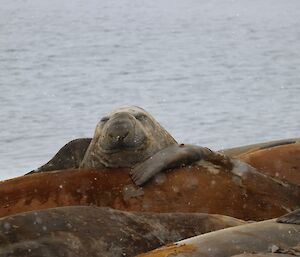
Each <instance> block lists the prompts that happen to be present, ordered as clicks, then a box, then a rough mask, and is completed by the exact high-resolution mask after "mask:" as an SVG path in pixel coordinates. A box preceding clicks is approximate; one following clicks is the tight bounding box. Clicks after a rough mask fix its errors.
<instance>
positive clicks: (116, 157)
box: [80, 106, 177, 168]
mask: <svg viewBox="0 0 300 257" xmlns="http://www.w3.org/2000/svg"><path fill="white" fill-rule="evenodd" d="M173 144H177V142H176V141H175V139H174V138H173V137H172V136H171V135H170V134H169V133H168V132H167V131H166V130H165V129H164V128H163V127H162V126H161V125H160V124H159V123H158V122H157V121H156V120H155V119H154V118H153V117H152V116H151V115H150V114H149V113H148V112H146V111H145V110H144V109H142V108H140V107H136V106H131V107H122V108H118V109H116V110H114V111H112V112H110V113H108V114H107V115H105V116H104V117H103V118H102V119H101V120H100V122H99V123H98V124H97V126H96V130H95V134H94V137H93V139H92V141H91V143H90V145H89V147H88V149H87V151H86V153H85V155H84V157H83V160H82V162H81V164H80V168H99V167H109V168H118V167H124V168H125V167H127V168H132V167H133V166H134V165H136V164H137V163H140V162H143V161H145V160H146V159H148V158H150V157H151V156H152V155H154V154H155V153H157V152H159V151H160V150H162V149H164V148H166V147H168V146H170V145H173Z"/></svg>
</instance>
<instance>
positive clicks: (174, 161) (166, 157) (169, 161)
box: [130, 144, 214, 186]
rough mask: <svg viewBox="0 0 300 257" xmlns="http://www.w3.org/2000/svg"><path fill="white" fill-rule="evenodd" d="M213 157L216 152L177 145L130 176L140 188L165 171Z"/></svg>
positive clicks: (145, 163) (132, 171)
mask: <svg viewBox="0 0 300 257" xmlns="http://www.w3.org/2000/svg"><path fill="white" fill-rule="evenodd" d="M211 155H214V152H212V151H211V150H210V149H208V148H205V147H201V146H196V145H183V144H182V145H177V144H176V145H172V146H169V147H167V148H165V149H163V150H161V151H159V152H158V153H156V154H154V155H153V156H152V157H150V158H149V159H147V160H146V161H144V162H142V163H141V164H139V165H138V166H136V167H135V168H134V169H132V170H131V172H130V174H131V177H132V180H133V181H134V183H135V184H136V185H138V186H140V185H143V184H144V183H146V182H147V181H148V180H149V179H151V178H152V177H154V176H155V175H156V174H158V173H159V172H161V171H163V170H166V169H171V168H177V167H180V166H182V165H189V164H192V163H193V162H196V161H199V160H201V159H207V158H208V157H209V156H211Z"/></svg>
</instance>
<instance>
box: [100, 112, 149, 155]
mask: <svg viewBox="0 0 300 257" xmlns="http://www.w3.org/2000/svg"><path fill="white" fill-rule="evenodd" d="M143 137H144V136H143V135H141V131H139V129H137V126H136V119H135V117H134V116H133V115H132V114H130V113H127V112H119V113H115V114H114V115H113V116H111V117H110V119H109V121H107V123H106V124H105V127H104V134H103V142H102V147H103V148H104V149H111V150H112V149H125V148H132V147H135V146H137V145H138V144H139V143H141V141H143V140H142V138H143Z"/></svg>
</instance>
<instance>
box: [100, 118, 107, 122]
mask: <svg viewBox="0 0 300 257" xmlns="http://www.w3.org/2000/svg"><path fill="white" fill-rule="evenodd" d="M108 120H109V117H103V118H102V119H101V120H100V121H101V122H106V121H108Z"/></svg>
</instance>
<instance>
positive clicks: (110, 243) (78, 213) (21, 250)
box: [0, 206, 245, 257]
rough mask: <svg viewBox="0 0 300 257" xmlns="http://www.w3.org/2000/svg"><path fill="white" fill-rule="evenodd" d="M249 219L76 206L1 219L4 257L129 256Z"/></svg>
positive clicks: (1, 255)
mask: <svg viewBox="0 0 300 257" xmlns="http://www.w3.org/2000/svg"><path fill="white" fill-rule="evenodd" d="M242 224H245V222H243V221H241V220H237V219H234V218H231V217H226V216H222V215H210V214H201V213H194V214H189V213H163V214H159V213H136V212H123V211H118V210H114V209H111V208H99V207H87V206H72V207H70V206H69V207H60V208H54V209H47V210H42V211H33V212H27V213H22V214H17V215H13V216H8V217H5V218H2V219H0V235H1V240H0V257H8V256H14V257H23V256H31V257H33V256H43V257H74V256H80V257H91V256H98V257H124V256H127V257H130V256H135V255H136V254H139V253H142V252H146V251H149V250H152V249H155V248H157V247H159V246H162V245H165V244H168V243H171V242H174V241H178V240H181V239H184V238H188V237H191V236H195V235H200V234H203V233H208V232H211V231H215V230H219V229H223V228H228V227H232V226H237V225H242Z"/></svg>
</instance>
